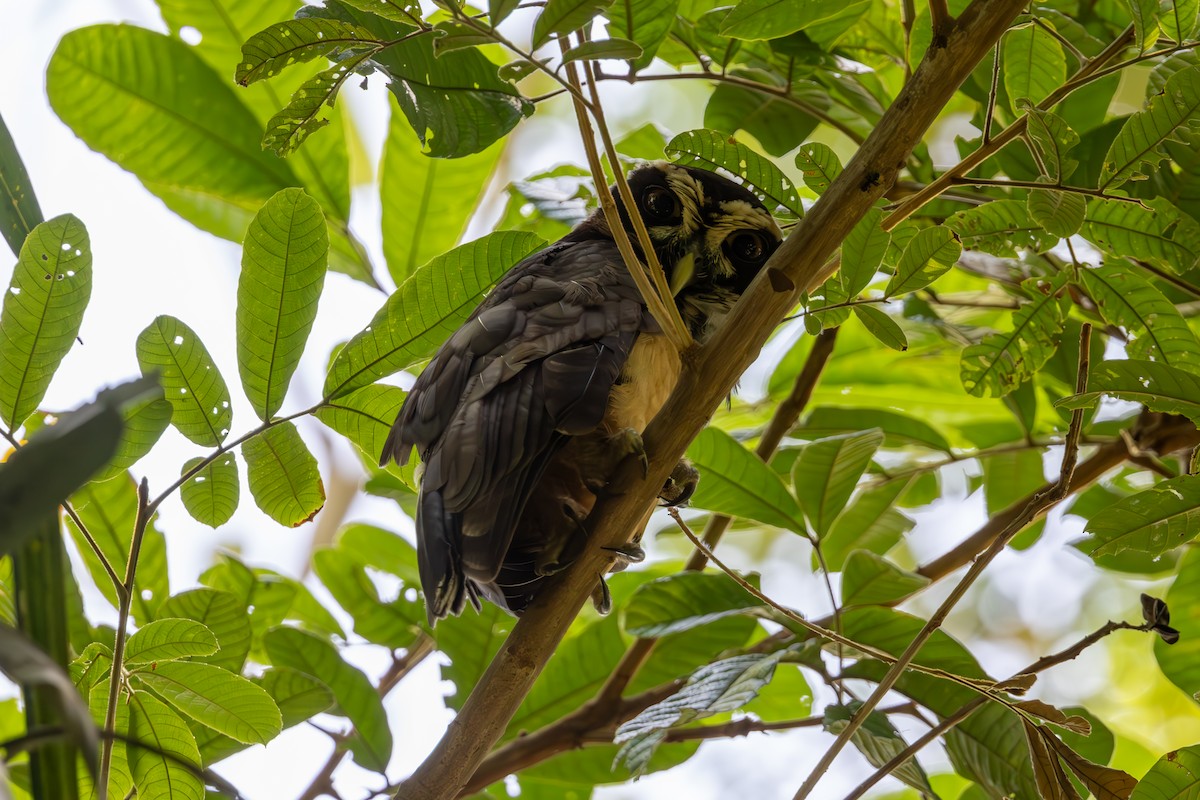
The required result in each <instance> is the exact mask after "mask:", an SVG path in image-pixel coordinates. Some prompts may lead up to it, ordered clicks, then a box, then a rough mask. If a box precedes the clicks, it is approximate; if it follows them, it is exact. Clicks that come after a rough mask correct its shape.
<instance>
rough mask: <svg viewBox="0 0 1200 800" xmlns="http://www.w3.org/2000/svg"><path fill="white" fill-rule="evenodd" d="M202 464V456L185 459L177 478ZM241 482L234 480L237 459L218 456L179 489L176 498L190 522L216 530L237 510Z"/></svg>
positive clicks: (231, 455) (203, 459)
mask: <svg viewBox="0 0 1200 800" xmlns="http://www.w3.org/2000/svg"><path fill="white" fill-rule="evenodd" d="M204 461H205V458H204V457H203V456H197V457H196V458H191V459H188V460H187V462H185V463H184V465H183V469H181V470H180V476H181V477H182V476H183V475H186V474H188V473H189V472H191V471H192V470H193V469H195V468H196V467H198V466H199V465H200V464H201V463H203V462H204ZM240 494H241V483H240V482H239V481H238V468H237V460H236V459H235V458H234V457H233V454H232V453H222V454H221V455H219V456H217V457H216V458H215V459H214V460H213V461H211V462H210V463H208V464H207V465H205V467H204V468H203V469H201V470H200V471H199V472H197V473H196V474H195V475H193V476H192V477H190V478H188V479H187V480H186V481H185V482H184V484H183V485H182V486H180V487H179V498H180V499H181V500H182V501H183V507H184V508H186V509H187V512H188V513H189V514H191V515H192V519H194V520H196V521H197V522H201V523H203V524H205V525H207V526H208V527H210V528H219V527H221V526H222V525H224V524H225V523H226V522H229V519H230V518H231V517H232V516H233V512H234V511H237V507H238V500H239V495H240Z"/></svg>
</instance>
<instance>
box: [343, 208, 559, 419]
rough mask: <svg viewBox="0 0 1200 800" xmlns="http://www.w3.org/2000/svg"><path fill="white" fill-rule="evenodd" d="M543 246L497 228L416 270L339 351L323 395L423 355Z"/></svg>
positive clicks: (369, 379)
mask: <svg viewBox="0 0 1200 800" xmlns="http://www.w3.org/2000/svg"><path fill="white" fill-rule="evenodd" d="M544 245H545V242H544V241H543V240H542V239H541V238H539V237H538V236H536V235H534V234H532V233H522V232H518V231H497V232H496V233H492V234H490V235H488V236H484V237H483V238H481V239H476V240H475V241H473V242H471V243H470V244H465V245H462V246H460V247H456V248H455V249H453V250H451V251H450V252H448V253H444V254H443V255H441V256H439V257H437V258H435V259H433V260H432V261H430V262H429V263H428V264H426V265H425V266H424V267H422V268H421V269H419V270H417V271H416V272H415V273H413V275H412V276H411V277H410V278H409V279H408V280H406V281H405V282H404V283H403V284H401V286H400V288H399V289H397V290H396V291H395V292H394V293H393V294H392V296H391V297H389V298H388V300H387V302H386V303H384V305H383V308H381V309H380V310H379V311H378V312H377V313H376V314H375V317H374V318H373V319H372V320H371V323H370V324H369V325H368V326H367V327H366V329H365V330H364V331H362V332H361V333H359V334H358V335H356V336H355V337H354V338H353V339H351V340H350V341H349V342H348V343H347V344H346V346H345V347H343V348H342V349H341V351H340V352H339V353H338V355H337V358H335V359H334V361H333V364H332V365H331V366H330V368H329V374H328V375H327V376H326V378H325V389H324V392H325V399H326V400H333V399H336V398H339V397H341V396H342V395H345V394H349V393H350V392H352V391H354V390H355V389H360V388H362V387H363V386H367V385H369V384H372V383H374V382H375V381H376V380H378V379H379V378H382V377H384V376H386V375H391V374H392V373H393V372H397V371H399V370H402V369H406V368H407V367H410V366H412V365H413V364H415V363H417V362H418V361H420V360H421V359H423V358H428V357H429V356H430V355H432V354H433V352H434V350H436V349H437V347H438V346H439V345H441V343H442V342H443V341H444V340H445V339H446V337H447V336H449V335H450V334H451V333H453V332H454V331H455V330H457V329H458V326H459V325H461V324H462V323H463V322H464V321H466V319H467V317H468V316H469V315H470V314H471V312H472V311H473V310H474V308H475V306H476V305H478V304H479V301H480V300H482V299H483V295H484V292H486V291H487V290H488V289H490V288H491V286H492V285H493V284H494V283H495V282H496V281H498V280H499V279H500V277H501V276H502V275H504V273H505V272H507V271H508V270H509V269H510V268H511V267H512V266H513V265H514V264H516V263H517V262H518V261H520V260H521V259H523V258H525V257H526V256H528V255H529V254H530V253H532V252H533V251H534V250H537V249H540V248H541V247H542V246H544Z"/></svg>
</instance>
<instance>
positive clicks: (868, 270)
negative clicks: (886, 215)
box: [797, 156, 892, 297]
mask: <svg viewBox="0 0 1200 800" xmlns="http://www.w3.org/2000/svg"><path fill="white" fill-rule="evenodd" d="M797 158H799V157H798V156H797ZM882 221H883V211H882V210H881V209H878V208H872V209H871V210H870V211H868V212H867V214H866V216H864V217H863V218H862V219H860V220H859V221H858V223H857V224H856V225H855V226H854V228H853V230H851V231H850V235H849V236H847V237H846V241H844V242H842V266H841V270H840V271H839V274H840V275H841V280H842V290H843V291H844V292H845V293H846V296H847V297H858V295H859V294H860V293H861V292H862V290H863V289H866V288H867V286H868V285H870V283H871V280H872V279H873V278H874V277H875V273H877V272H878V271H879V265H880V264H882V263H883V254H884V253H886V252H887V248H888V242H890V241H891V238H892V237H891V235H890V234H889V233H888V232H887V231H885V230H884V229H883V228H882V227H881V226H880V223H881V222H882Z"/></svg>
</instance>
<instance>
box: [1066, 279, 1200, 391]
mask: <svg viewBox="0 0 1200 800" xmlns="http://www.w3.org/2000/svg"><path fill="white" fill-rule="evenodd" d="M1076 274H1077V275H1078V276H1079V278H1080V279H1081V283H1082V288H1083V289H1084V291H1086V292H1087V293H1088V294H1089V295H1090V296H1091V298H1092V300H1094V301H1095V303H1096V309H1097V310H1098V311H1099V312H1100V316H1101V317H1103V319H1104V321H1105V322H1107V323H1108V324H1110V325H1115V326H1119V327H1122V328H1124V329H1125V330H1126V331H1128V332H1129V333H1130V334H1132V335H1133V337H1134V338H1133V340H1132V341H1131V342H1130V343H1129V344H1128V345H1127V346H1126V350H1127V351H1128V353H1129V355H1130V357H1131V358H1143V359H1148V358H1152V359H1153V360H1155V361H1161V362H1162V363H1164V364H1170V365H1171V366H1173V367H1179V368H1180V369H1184V370H1187V371H1188V372H1191V373H1197V372H1200V342H1198V341H1197V340H1196V334H1194V333H1192V330H1191V328H1189V327H1188V324H1187V322H1186V321H1185V320H1184V318H1183V315H1181V314H1180V313H1179V311H1178V310H1177V309H1176V308H1175V306H1174V304H1172V303H1171V301H1170V300H1168V299H1167V298H1166V297H1165V296H1164V295H1163V293H1162V292H1160V291H1159V290H1158V288H1157V287H1155V286H1154V285H1153V284H1152V283H1150V282H1149V281H1148V280H1146V279H1145V278H1143V277H1142V276H1141V274H1139V273H1138V272H1137V271H1135V270H1134V269H1133V268H1132V267H1129V266H1126V265H1124V264H1121V263H1120V262H1112V263H1108V264H1104V265H1101V266H1099V267H1097V268H1095V269H1082V270H1078V271H1077V273H1076Z"/></svg>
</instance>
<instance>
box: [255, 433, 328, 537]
mask: <svg viewBox="0 0 1200 800" xmlns="http://www.w3.org/2000/svg"><path fill="white" fill-rule="evenodd" d="M242 457H243V458H245V459H246V477H247V480H248V481H249V483H250V494H251V495H252V496H253V497H254V502H255V504H256V505H257V506H258V507H259V508H261V509H262V510H263V512H265V513H266V515H267V516H269V517H270V518H271V519H273V520H275V521H276V522H278V523H279V524H280V525H286V526H288V527H290V528H295V527H296V526H298V525H303V524H304V523H305V522H308V521H309V520H311V519H312V518H313V517H315V516H316V514H317V512H318V511H320V510H321V508H322V507H323V506H324V505H325V485H324V484H323V483H322V482H321V473H320V472H318V471H317V460H316V459H315V458H313V454H312V453H310V452H309V451H308V447H306V446H305V444H304V440H303V439H301V438H300V433H299V432H298V431H297V430H296V426H295V425H293V424H292V423H291V422H282V423H279V424H277V425H275V426H273V427H271V428H268V429H267V430H265V431H263V432H262V433H260V434H259V435H257V436H254V437H252V438H250V439H247V440H246V442H245V443H244V444H243V445H242Z"/></svg>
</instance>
